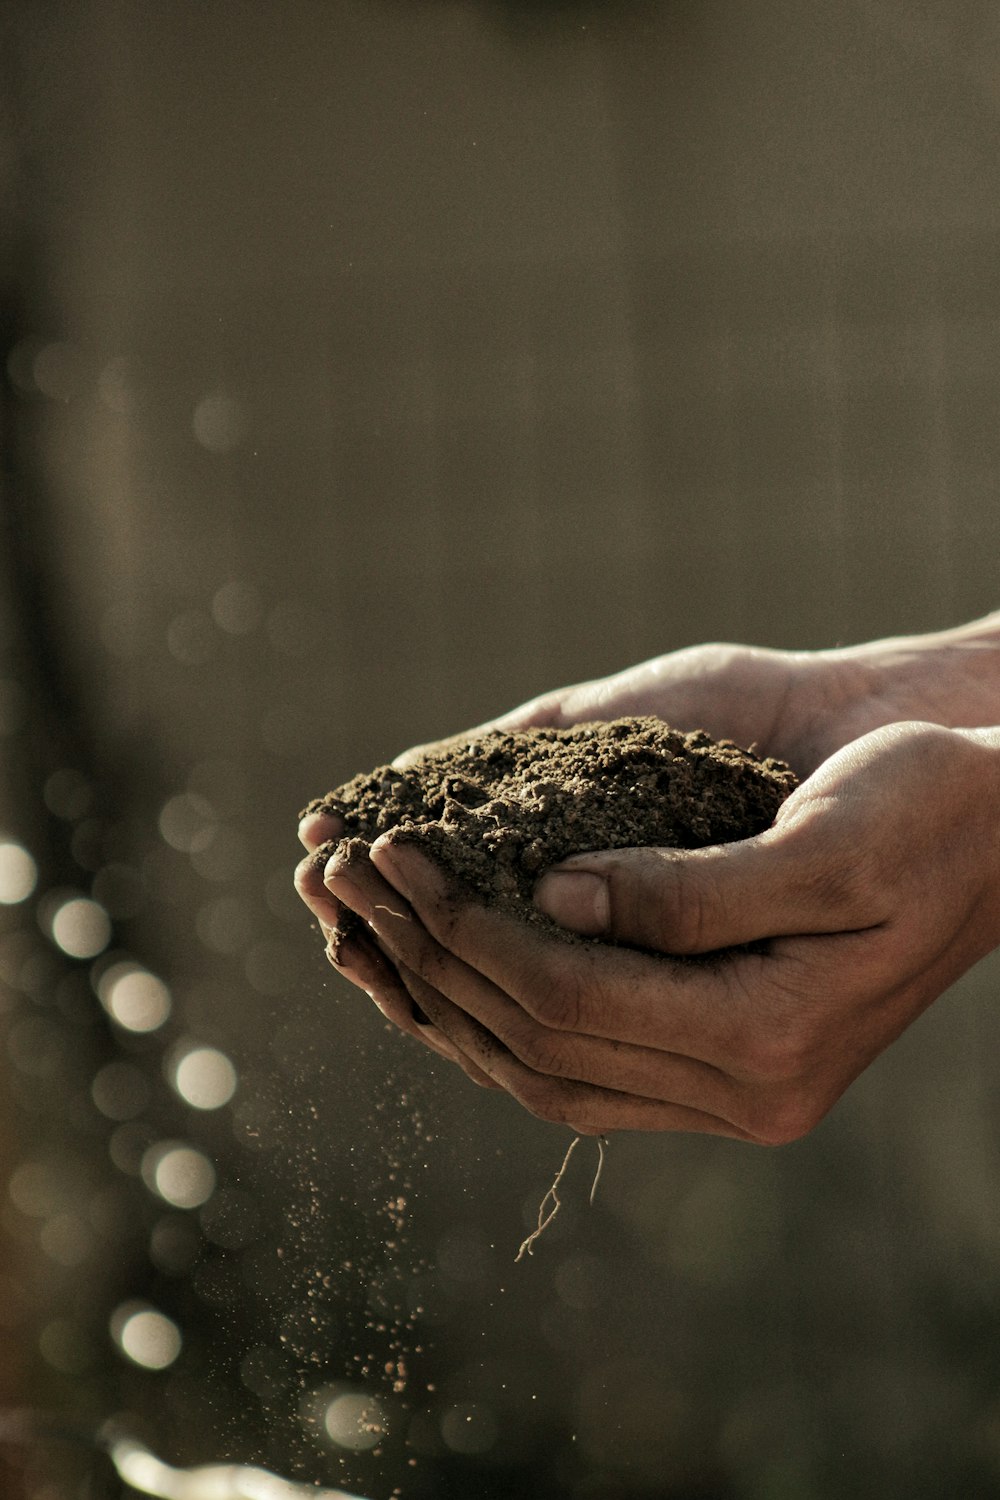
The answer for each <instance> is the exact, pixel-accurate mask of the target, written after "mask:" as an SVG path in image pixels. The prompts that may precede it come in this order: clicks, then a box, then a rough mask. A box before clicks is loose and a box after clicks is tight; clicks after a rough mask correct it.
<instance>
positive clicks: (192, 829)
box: [160, 792, 218, 854]
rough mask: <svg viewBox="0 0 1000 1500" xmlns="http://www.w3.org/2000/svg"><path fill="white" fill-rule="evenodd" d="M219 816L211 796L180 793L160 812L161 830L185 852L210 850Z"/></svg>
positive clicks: (176, 846)
mask: <svg viewBox="0 0 1000 1500" xmlns="http://www.w3.org/2000/svg"><path fill="white" fill-rule="evenodd" d="M217 823H218V817H217V814H216V811H215V808H214V807H213V806H212V804H211V802H209V800H208V798H207V797H202V796H199V794H198V793H197V792H180V793H179V794H178V795H177V796H176V797H171V798H170V800H169V802H165V803H164V805H163V808H162V810H161V812H160V833H161V834H162V835H163V837H164V839H165V840H166V842H167V843H168V844H169V845H170V846H171V848H173V849H177V850H179V851H180V853H181V854H196V853H198V852H199V851H200V850H202V849H207V848H208V846H209V844H210V843H211V842H212V840H213V838H214V837H215V829H216V825H217Z"/></svg>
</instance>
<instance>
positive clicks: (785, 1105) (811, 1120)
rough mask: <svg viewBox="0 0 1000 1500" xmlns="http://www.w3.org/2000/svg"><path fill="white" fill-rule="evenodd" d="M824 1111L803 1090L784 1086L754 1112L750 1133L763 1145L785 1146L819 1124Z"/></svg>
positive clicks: (799, 1138)
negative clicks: (754, 1116)
mask: <svg viewBox="0 0 1000 1500" xmlns="http://www.w3.org/2000/svg"><path fill="white" fill-rule="evenodd" d="M823 1114H824V1110H823V1109H822V1107H821V1106H820V1105H819V1104H818V1103H817V1101H816V1100H815V1099H814V1098H813V1096H812V1095H811V1094H810V1093H809V1091H808V1090H806V1089H801V1088H798V1089H795V1088H793V1089H785V1090H782V1091H781V1092H780V1093H778V1094H777V1095H776V1096H772V1097H771V1098H769V1099H768V1100H767V1101H766V1103H765V1104H764V1105H763V1106H762V1107H761V1108H760V1109H759V1110H758V1111H757V1112H756V1118H755V1119H754V1121H753V1133H754V1135H755V1136H756V1138H757V1139H758V1140H759V1141H761V1143H762V1144H763V1145H765V1146H788V1145H791V1143H792V1142H793V1141H800V1140H801V1139H802V1138H803V1136H806V1135H808V1134H809V1132H810V1131H811V1130H812V1129H813V1128H814V1127H815V1126H816V1125H818V1124H819V1122H820V1120H821V1119H822V1118H823Z"/></svg>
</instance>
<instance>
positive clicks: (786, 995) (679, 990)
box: [327, 723, 1000, 1144]
mask: <svg viewBox="0 0 1000 1500" xmlns="http://www.w3.org/2000/svg"><path fill="white" fill-rule="evenodd" d="M998 815H1000V731H985V730H984V731H952V730H947V729H943V728H941V727H939V726H936V725H932V724H923V723H900V724H894V725H892V726H890V727H888V728H885V729H882V730H879V731H876V732H874V733H871V734H868V735H866V736H865V737H864V738H862V739H860V740H858V741H857V742H855V743H851V744H850V745H848V746H847V747H846V748H845V749H844V750H843V751H841V752H840V753H838V754H836V755H835V756H833V758H832V759H830V760H828V761H827V762H825V763H824V764H823V765H822V766H821V768H820V769H819V770H818V771H817V772H816V773H815V774H814V775H813V776H812V777H810V778H809V779H808V780H807V781H806V782H804V783H803V785H802V786H801V787H800V788H799V789H798V790H797V791H796V792H795V793H793V794H792V796H791V797H790V798H789V799H788V800H787V802H785V803H784V804H783V806H782V808H781V809H780V811H779V814H778V817H777V819H776V821H775V824H774V826H773V827H772V828H771V829H769V830H767V831H766V832H765V833H762V834H759V835H758V836H757V837H756V838H752V839H747V840H745V841H743V842H741V843H736V844H727V845H717V846H713V847H710V848H707V849H700V850H693V851H685V852H681V851H675V850H663V849H658V850H626V851H618V852H604V853H597V854H593V855H580V856H576V857H575V858H573V859H572V860H569V861H566V863H565V865H564V866H562V867H561V871H560V872H559V873H550V874H549V875H547V876H545V877H543V880H542V881H541V883H540V887H539V891H538V900H539V904H540V905H541V906H542V908H543V909H545V910H548V912H549V914H550V915H552V916H553V917H555V918H557V919H559V920H560V921H561V922H563V923H564V924H566V925H567V926H571V927H574V928H576V929H577V930H579V931H581V932H584V933H587V934H590V935H600V936H606V937H612V938H615V939H617V940H619V941H621V942H626V943H635V944H638V945H641V946H642V947H644V948H646V949H651V950H655V951H651V952H638V951H635V950H634V949H629V948H616V947H613V946H611V945H609V944H606V943H600V942H596V943H595V942H566V941H563V940H561V939H560V938H559V937H558V936H552V935H548V934H545V933H543V932H541V931H539V930H536V929H533V928H531V927H528V926H526V925H525V924H523V923H518V922H517V921H516V919H512V918H509V917H505V916H502V915H500V914H498V913H496V912H495V911H492V910H491V909H489V908H487V907H485V906H483V905H480V904H478V903H476V902H473V901H471V900H470V901H463V900H460V899H457V898H456V897H455V895H454V893H453V892H449V889H448V887H447V885H446V882H445V880H444V878H443V876H442V875H441V873H440V872H439V870H438V869H437V867H436V866H434V865H433V864H432V863H431V862H430V861H428V860H427V859H425V858H424V857H423V856H421V855H420V854H419V853H418V852H417V851H416V850H415V849H413V848H412V847H410V846H407V845H405V844H401V845H398V846H396V845H393V844H392V842H391V835H390V836H388V837H383V838H382V839H380V840H378V842H377V843H376V844H375V845H374V846H373V849H372V854H371V860H370V862H362V863H361V864H360V865H359V866H358V867H357V868H348V867H345V866H343V864H342V863H340V862H338V861H334V862H333V863H332V865H331V867H330V869H329V871H328V874H327V884H328V887H329V889H330V890H331V891H332V892H333V894H334V895H335V896H336V898H337V899H338V900H339V901H342V902H344V903H345V904H346V905H348V906H349V907H350V908H351V909H352V910H354V911H356V912H357V913H358V914H359V915H360V916H361V917H362V918H363V919H364V920H365V922H367V923H368V924H369V926H370V929H371V930H372V932H373V933H374V934H375V937H376V939H377V942H378V944H379V947H380V949H381V951H382V952H383V953H384V954H385V955H387V957H388V958H389V959H390V960H391V963H392V966H393V971H394V974H395V976H396V977H397V979H398V981H399V982H400V983H401V985H402V986H404V987H405V988H404V993H405V994H407V995H409V996H410V997H412V999H413V1000H414V1001H415V1002H416V1004H417V1005H419V1006H420V1008H421V1010H422V1011H423V1012H424V1013H425V1014H426V1015H427V1016H428V1017H430V1019H431V1020H432V1022H433V1023H434V1026H435V1028H436V1031H437V1032H438V1033H439V1034H440V1036H442V1037H443V1038H445V1039H447V1040H448V1042H450V1044H451V1045H452V1046H453V1047H454V1048H455V1049H456V1050H457V1051H458V1052H459V1053H460V1054H461V1056H462V1058H463V1059H464V1061H465V1062H466V1064H471V1065H472V1067H473V1068H474V1069H476V1070H478V1071H479V1072H481V1073H482V1074H483V1075H485V1077H487V1078H488V1079H490V1080H491V1081H492V1082H494V1083H495V1084H499V1085H500V1086H502V1087H503V1088H505V1089H507V1090H508V1091H509V1092H510V1093H511V1094H513V1095H514V1097H515V1098H516V1099H518V1100H519V1101H520V1102H521V1103H522V1104H523V1105H525V1106H526V1107H527V1108H528V1109H529V1110H531V1111H532V1112H533V1113H535V1114H537V1115H539V1116H541V1117H542V1118H544V1119H549V1120H556V1121H560V1122H563V1123H566V1124H569V1125H571V1126H572V1127H573V1128H574V1129H576V1130H577V1131H581V1132H588V1133H604V1132H607V1131H610V1130H616V1129H640V1130H695V1131H705V1132H712V1133H716V1134H723V1135H729V1136H735V1137H738V1138H740V1139H745V1140H752V1141H757V1142H762V1143H769V1144H777V1143H780V1142H784V1141H790V1140H793V1139H795V1138H797V1137H799V1136H801V1135H803V1134H804V1133H805V1132H806V1131H808V1130H809V1129H811V1128H812V1127H813V1126H814V1125H815V1124H816V1123H817V1122H818V1121H819V1120H820V1119H821V1118H822V1117H823V1115H824V1114H825V1113H826V1112H827V1110H828V1109H829V1108H830V1107H831V1105H832V1104H833V1103H834V1102H835V1100H836V1099H837V1098H839V1096H840V1095H841V1094H842V1093H843V1091H844V1089H846V1088H847V1087H848V1085H849V1084H850V1083H851V1082H852V1081H853V1079H854V1078H856V1077H857V1076H858V1074H859V1073H860V1072H861V1071H862V1070H863V1069H864V1068H865V1067H866V1066H867V1065H868V1063H869V1062H871V1061H872V1059H873V1058H874V1057H876V1056H877V1055H878V1053H880V1052H881V1051H882V1050H883V1049H884V1048H885V1047H886V1046H887V1045H888V1044H889V1043H890V1042H891V1041H893V1040H894V1038H895V1037H896V1036H898V1035H899V1034H900V1032H901V1031H903V1030H904V1029H905V1027H906V1026H908V1025H909V1024H910V1022H911V1021H912V1020H914V1018H915V1017H916V1016H917V1015H919V1014H920V1012H921V1011H922V1010H924V1009H925V1007H926V1006H927V1005H929V1004H930V1003H931V1001H933V1000H934V999H935V998H936V997H937V996H938V995H939V994H941V993H942V992H943V991H944V990H945V989H946V988H947V987H948V986H949V985H950V984H951V983H952V982H953V981H954V980H955V979H957V978H958V976H959V975H960V974H962V973H963V972H964V971H965V970H966V969H968V968H969V967H970V966H971V965H972V964H973V963H975V962H976V961H977V960H978V959H979V958H980V957H982V956H983V955H984V954H985V953H987V952H988V951H990V949H991V948H992V947H994V946H995V945H996V943H997V942H998V940H1000V875H998V873H997V869H996V865H997V861H996V829H997V827H998V826H1000V816H998ZM580 875H583V876H585V877H589V879H588V880H587V882H586V884H584V885H577V884H576V880H577V877H579V876H580ZM602 892H603V896H602V895H601V893H602ZM762 942H763V943H764V947H763V948H762V949H758V950H756V951H738V952H735V953H730V954H727V955H725V956H718V954H717V950H719V949H724V948H730V947H732V946H734V945H740V944H746V943H755V944H760V943H762ZM709 953H712V954H716V956H715V957H714V958H712V959H702V960H700V961H694V962H692V961H690V959H689V960H688V961H687V962H679V961H678V960H677V958H676V957H667V956H665V955H668V954H669V955H696V954H709ZM397 998H401V997H398V996H397Z"/></svg>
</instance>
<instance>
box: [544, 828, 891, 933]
mask: <svg viewBox="0 0 1000 1500" xmlns="http://www.w3.org/2000/svg"><path fill="white" fill-rule="evenodd" d="M852 855H853V857H852ZM874 894H875V896H876V904H875V905H873V903H872V896H873V892H872V891H871V889H870V886H869V887H865V886H864V871H863V870H862V869H861V868H860V865H859V863H858V859H857V855H856V851H851V850H848V849H838V848H837V846H836V845H835V844H833V843H832V842H831V841H830V840H829V839H828V838H826V837H824V835H823V830H822V829H819V828H815V829H814V830H813V832H812V834H811V835H809V836H806V834H805V833H804V832H803V825H802V824H795V825H793V826H790V827H787V828H786V827H785V826H783V825H779V826H776V827H774V828H769V829H767V830H766V831H765V832H764V833H761V834H758V835H756V837H754V838H749V839H743V840H741V841H739V842H737V843H732V844H714V845H711V846H710V847H708V848H705V849H686V850H681V849H621V850H606V851H601V852H598V853H594V854H579V855H573V856H571V858H570V859H568V860H564V861H563V862H562V863H561V864H559V865H557V866H555V867H554V868H553V869H551V870H549V871H547V872H546V873H545V874H544V875H543V876H542V878H541V880H540V881H539V882H538V884H537V886H536V887H535V903H536V905H537V906H538V908H539V910H540V911H542V912H544V913H545V915H546V916H548V917H550V918H551V919H552V920H553V921H554V922H557V923H558V924H559V925H560V926H561V927H566V928H567V929H569V930H570V931H572V932H577V933H580V934H581V935H583V936H587V937H603V938H609V939H611V940H612V941H614V942H618V943H629V944H634V945H635V946H636V947H639V948H646V949H650V950H652V951H654V952H658V953H672V954H696V953H711V952H715V951H718V950H720V949H723V948H730V947H737V946H739V945H741V944H745V943H752V942H758V941H761V940H764V939H768V938H776V937H793V936H803V935H806V934H811V933H835V932H846V931H859V930H863V929H867V928H870V927H872V926H877V925H879V921H880V920H884V919H885V916H887V915H888V907H887V906H885V908H884V910H883V907H882V906H880V905H879V904H878V893H874Z"/></svg>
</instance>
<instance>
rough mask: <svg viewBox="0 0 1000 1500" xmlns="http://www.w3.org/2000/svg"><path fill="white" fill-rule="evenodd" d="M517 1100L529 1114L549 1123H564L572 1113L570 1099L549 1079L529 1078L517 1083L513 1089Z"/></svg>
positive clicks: (566, 1122) (567, 1121)
mask: <svg viewBox="0 0 1000 1500" xmlns="http://www.w3.org/2000/svg"><path fill="white" fill-rule="evenodd" d="M514 1094H515V1097H516V1098H517V1100H518V1102H519V1103H520V1104H522V1105H523V1106H524V1108H525V1109H526V1110H527V1111H528V1113H529V1114H532V1115H535V1117H536V1118H537V1119H539V1120H547V1121H548V1122H549V1124H551V1125H566V1124H568V1123H569V1117H570V1115H571V1114H572V1113H573V1110H572V1106H571V1102H570V1100H569V1099H568V1098H567V1097H566V1094H565V1091H564V1090H563V1089H562V1088H560V1087H559V1085H558V1084H557V1083H553V1082H552V1081H551V1080H549V1079H544V1078H529V1079H525V1080H523V1081H521V1082H519V1083H518V1085H517V1087H516V1089H515V1090H514Z"/></svg>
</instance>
